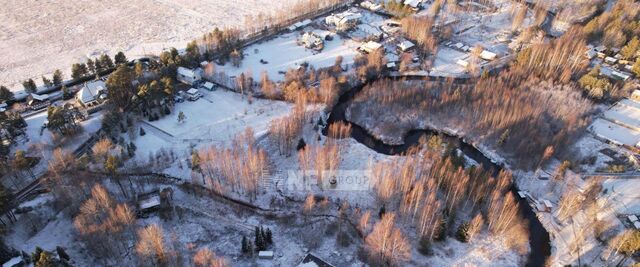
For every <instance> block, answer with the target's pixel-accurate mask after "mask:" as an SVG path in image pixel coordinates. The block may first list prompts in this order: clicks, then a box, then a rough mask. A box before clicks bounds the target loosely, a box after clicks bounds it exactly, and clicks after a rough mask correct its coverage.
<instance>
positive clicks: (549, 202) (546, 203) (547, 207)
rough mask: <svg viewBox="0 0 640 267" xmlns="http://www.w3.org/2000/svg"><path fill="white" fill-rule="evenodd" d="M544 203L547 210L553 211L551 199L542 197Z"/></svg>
mask: <svg viewBox="0 0 640 267" xmlns="http://www.w3.org/2000/svg"><path fill="white" fill-rule="evenodd" d="M541 201H542V205H543V207H544V211H546V212H551V209H552V208H553V205H552V204H551V201H549V200H546V199H542V200H541Z"/></svg>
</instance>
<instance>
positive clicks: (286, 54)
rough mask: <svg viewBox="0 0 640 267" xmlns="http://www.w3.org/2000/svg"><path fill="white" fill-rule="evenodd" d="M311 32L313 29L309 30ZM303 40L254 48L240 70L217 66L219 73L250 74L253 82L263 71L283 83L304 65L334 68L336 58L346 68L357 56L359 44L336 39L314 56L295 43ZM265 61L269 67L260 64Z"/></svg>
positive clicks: (278, 40) (291, 36)
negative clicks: (293, 70) (297, 68)
mask: <svg viewBox="0 0 640 267" xmlns="http://www.w3.org/2000/svg"><path fill="white" fill-rule="evenodd" d="M308 28H309V30H311V27H308ZM299 38H300V34H299V33H298V32H293V33H287V34H283V35H279V36H277V37H275V38H274V39H271V40H268V41H265V42H262V43H259V44H254V45H251V46H249V47H247V48H246V49H245V50H244V59H243V60H242V64H241V65H240V67H237V68H236V67H234V66H232V65H231V63H227V64H226V65H224V66H216V67H217V68H216V69H217V71H224V73H225V74H226V75H228V76H237V75H239V74H240V73H243V72H245V73H247V72H251V73H252V75H253V77H254V79H256V80H259V79H260V75H261V74H262V72H263V71H266V72H267V74H268V75H269V78H270V79H272V80H274V81H281V80H283V79H284V74H281V72H286V71H287V70H289V69H291V68H296V67H298V66H299V65H300V64H302V63H305V62H306V63H309V65H311V66H314V67H315V68H316V69H318V68H323V67H329V66H332V65H333V64H334V63H335V61H336V58H337V57H338V56H341V57H342V58H343V61H342V62H343V64H349V65H350V64H352V63H353V58H354V57H355V56H356V55H357V54H358V51H356V48H358V47H359V46H360V43H358V42H355V41H353V40H350V39H343V38H342V37H340V36H338V35H335V36H334V38H333V40H331V41H325V42H324V49H323V50H322V51H321V52H319V53H318V52H315V51H313V50H311V49H306V48H304V47H303V46H301V45H298V44H297V43H296V41H297V39H299ZM260 60H264V61H266V64H263V63H260Z"/></svg>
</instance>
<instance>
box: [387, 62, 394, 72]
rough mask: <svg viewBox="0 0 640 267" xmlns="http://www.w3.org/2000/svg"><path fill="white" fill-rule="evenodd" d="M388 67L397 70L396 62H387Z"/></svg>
mask: <svg viewBox="0 0 640 267" xmlns="http://www.w3.org/2000/svg"><path fill="white" fill-rule="evenodd" d="M387 69H390V70H395V69H396V63H395V62H389V63H387Z"/></svg>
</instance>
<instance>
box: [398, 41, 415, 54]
mask: <svg viewBox="0 0 640 267" xmlns="http://www.w3.org/2000/svg"><path fill="white" fill-rule="evenodd" d="M414 46H415V45H414V44H413V43H412V42H410V41H408V40H404V41H402V42H401V43H399V44H398V48H399V49H400V51H402V52H406V51H409V50H410V49H411V48H413V47H414Z"/></svg>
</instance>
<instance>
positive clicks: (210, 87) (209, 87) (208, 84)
mask: <svg viewBox="0 0 640 267" xmlns="http://www.w3.org/2000/svg"><path fill="white" fill-rule="evenodd" d="M202 88H204V89H206V90H208V91H213V90H215V89H216V86H215V85H214V84H213V83H212V82H205V83H204V84H203V85H202Z"/></svg>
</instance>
